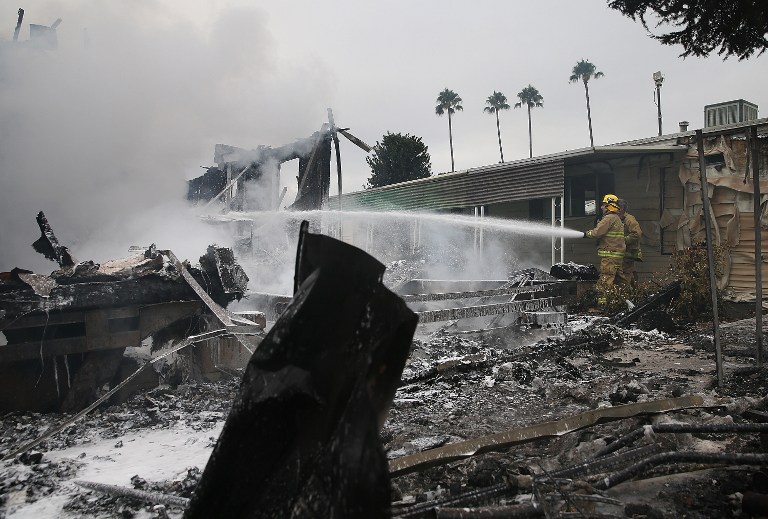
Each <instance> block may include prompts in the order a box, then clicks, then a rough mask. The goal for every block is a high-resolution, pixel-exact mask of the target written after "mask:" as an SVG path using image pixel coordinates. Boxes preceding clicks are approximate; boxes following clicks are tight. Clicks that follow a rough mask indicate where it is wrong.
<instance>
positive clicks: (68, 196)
mask: <svg viewBox="0 0 768 519" xmlns="http://www.w3.org/2000/svg"><path fill="white" fill-rule="evenodd" d="M170 4H172V3H168V5H166V3H163V2H152V1H136V2H97V1H77V2H74V1H62V2H48V3H46V4H45V5H43V6H38V5H36V6H29V7H28V8H27V12H26V13H25V17H24V25H23V27H22V30H21V33H20V35H19V42H18V43H15V44H14V43H13V42H12V41H10V40H11V35H12V34H13V26H14V25H15V20H16V16H15V15H16V9H17V7H15V6H16V4H13V5H11V4H9V2H2V3H0V7H2V9H3V16H0V20H5V21H6V24H7V26H6V27H5V28H4V29H7V30H5V31H4V34H7V39H5V40H0V221H2V224H1V225H0V271H5V270H10V269H11V268H13V267H16V266H18V267H23V268H28V269H31V270H34V271H37V272H41V273H42V272H44V271H46V270H49V271H50V270H52V269H53V268H55V265H54V264H53V263H51V262H48V261H47V260H45V259H44V258H43V257H42V256H40V255H38V254H37V253H35V252H34V251H33V249H32V247H31V243H32V242H33V241H35V240H36V239H37V238H38V237H39V230H38V228H37V225H36V222H35V215H36V214H37V212H38V211H41V210H42V211H44V212H45V213H46V215H47V217H48V220H49V221H50V223H51V225H52V227H53V229H54V232H55V233H56V234H57V236H58V238H59V241H60V242H61V243H62V244H63V245H66V246H68V247H70V249H71V250H72V252H73V254H74V255H75V256H76V257H77V258H78V259H80V260H86V259H92V260H94V261H104V260H106V259H110V258H116V257H122V256H125V255H126V254H127V251H128V247H129V246H131V245H149V244H150V243H156V244H157V246H158V247H159V248H170V249H172V250H174V251H175V252H176V254H177V255H178V256H179V257H181V258H188V259H191V260H193V261H194V260H196V259H197V257H198V256H199V255H200V254H202V253H203V252H204V251H205V247H206V245H208V244H210V243H213V242H216V243H219V244H221V245H228V243H225V241H226V240H227V237H226V236H224V235H221V234H219V233H218V232H216V230H215V228H214V227H211V226H207V225H204V224H201V223H199V221H198V220H197V218H196V217H195V216H194V214H193V213H192V212H191V211H190V210H189V209H188V208H187V206H186V203H185V201H184V197H185V195H186V183H185V182H186V180H187V179H189V178H194V177H196V176H199V175H200V174H202V173H203V172H204V170H203V169H201V168H200V166H209V165H211V164H212V159H213V149H214V145H215V144H216V143H219V142H223V143H227V144H232V145H236V146H241V147H243V148H255V147H256V146H257V145H259V144H264V145H271V146H275V145H281V144H283V143H285V142H291V141H293V140H295V139H296V138H297V137H302V136H306V135H308V134H311V132H313V131H315V130H316V127H318V121H322V120H323V119H324V116H325V107H326V106H328V105H329V99H328V97H329V95H330V92H329V91H330V88H328V81H327V79H324V78H326V77H327V75H328V74H327V71H326V70H324V68H323V65H322V64H321V63H317V64H315V63H312V64H305V63H290V62H288V63H286V62H285V61H284V60H280V59H277V58H276V57H275V56H276V55H277V53H278V52H279V45H278V43H277V41H276V38H275V37H274V36H273V35H272V34H271V33H270V31H269V25H268V20H269V19H268V15H267V14H266V13H265V12H264V11H263V10H260V9H257V8H251V7H240V8H231V9H227V10H220V9H216V8H214V7H215V6H216V3H215V2H213V1H210V2H205V1H203V2H200V1H198V2H194V5H195V8H196V9H197V10H198V11H200V10H201V8H204V9H203V11H205V12H207V13H209V14H210V16H209V17H208V19H206V20H205V23H202V22H201V21H200V20H194V19H192V18H189V17H185V14H184V11H185V9H182V8H180V7H179V4H178V3H176V4H175V6H176V7H175V8H174V7H172V6H171V5H170ZM205 8H207V11H206V9H205ZM173 9H175V10H173ZM56 18H62V23H61V24H60V25H59V26H58V28H57V34H58V42H59V45H58V49H56V50H41V49H34V48H32V47H31V46H30V45H29V44H28V43H27V40H29V24H30V23H35V24H41V25H50V24H51V23H52V22H53V21H54V20H55V19H56ZM11 19H12V22H13V23H10V24H9V23H8V22H10V21H11ZM86 31H87V32H86ZM307 83H309V84H312V86H313V88H312V89H311V92H312V95H308V94H309V93H310V90H309V89H307V88H306V86H305V85H306V84H307ZM286 182H294V179H292V178H291V179H287V180H286Z"/></svg>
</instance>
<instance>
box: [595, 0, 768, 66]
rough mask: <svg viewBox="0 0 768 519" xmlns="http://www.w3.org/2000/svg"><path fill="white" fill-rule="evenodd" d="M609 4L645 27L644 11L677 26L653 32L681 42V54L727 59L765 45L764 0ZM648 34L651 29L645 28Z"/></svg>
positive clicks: (767, 6) (624, 0) (767, 17)
mask: <svg viewBox="0 0 768 519" xmlns="http://www.w3.org/2000/svg"><path fill="white" fill-rule="evenodd" d="M608 7H610V8H611V9H616V10H617V11H619V12H621V13H622V14H623V15H625V16H628V17H630V18H632V19H633V20H638V19H639V20H640V21H641V22H642V24H643V27H645V28H646V29H648V23H647V21H646V18H645V17H646V14H648V13H650V14H651V18H652V19H653V20H654V21H656V27H661V26H662V25H666V26H672V27H675V28H679V30H672V31H670V32H667V33H664V34H660V35H654V34H651V37H652V38H655V39H657V40H659V41H660V42H661V43H662V44H664V45H678V44H679V45H682V46H683V53H682V54H681V55H680V56H682V57H688V56H699V57H703V56H708V55H709V54H710V53H712V52H713V51H714V50H715V49H717V48H718V47H720V50H718V51H717V53H718V54H719V55H721V56H723V59H727V58H728V57H729V56H738V58H739V60H742V59H747V58H749V57H750V56H751V55H752V54H754V53H755V52H757V55H758V56H759V55H761V54H762V53H763V52H765V49H766V48H768V39H766V35H768V2H766V1H765V0H739V1H738V2H733V3H724V2H722V0H611V1H609V2H608ZM648 32H649V33H650V29H648Z"/></svg>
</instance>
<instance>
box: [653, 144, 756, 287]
mask: <svg viewBox="0 0 768 519" xmlns="http://www.w3.org/2000/svg"><path fill="white" fill-rule="evenodd" d="M758 141H759V146H758V148H759V150H760V153H759V156H760V163H759V169H760V192H761V196H760V214H761V218H760V219H761V228H762V229H761V237H762V240H763V248H765V244H766V243H768V242H766V239H768V231H767V229H766V226H767V225H768V215H767V213H768V204H767V202H768V193H767V192H768V158H766V157H767V154H768V135H766V134H763V135H758ZM749 146H750V144H749V143H748V141H747V139H746V138H745V136H744V135H743V134H738V135H732V136H720V137H717V138H709V139H707V138H706V137H705V143H704V154H705V160H706V164H707V171H706V174H707V184H708V187H707V194H708V195H709V199H710V202H711V207H712V214H713V216H714V218H715V220H716V222H717V225H713V226H712V232H713V243H715V244H716V245H720V246H724V247H727V248H728V250H729V254H728V255H727V259H728V262H727V264H726V272H725V275H724V277H723V279H722V286H724V287H727V289H728V291H729V292H730V297H732V298H733V299H734V300H736V301H750V300H754V298H755V261H756V258H755V222H754V213H753V211H754V194H753V193H754V185H753V182H752V178H751V177H752V165H751V164H750V163H749V156H748V155H749V153H748V151H749V150H748V148H749ZM747 169H749V179H748V180H745V176H746V173H747ZM665 188H666V189H668V191H669V192H670V193H671V194H672V193H674V195H673V198H672V199H671V200H669V204H668V205H667V206H666V207H665V210H664V213H663V215H662V218H661V219H660V222H659V225H660V226H661V227H662V228H663V229H664V231H665V233H664V235H665V248H668V249H670V250H671V249H672V248H675V249H681V248H685V247H689V246H690V245H691V244H696V243H702V242H703V241H704V240H705V232H706V229H705V222H704V216H703V206H702V203H701V181H700V173H699V161H698V153H697V150H696V147H695V146H692V147H691V149H690V150H689V151H688V154H687V156H686V157H685V159H684V160H683V161H682V162H681V163H680V165H679V169H678V171H677V175H676V176H675V175H669V176H668V177H667V179H666V183H665ZM761 269H762V273H763V274H762V275H763V290H764V291H765V290H766V289H768V276H767V275H768V268H767V267H766V258H764V259H763V262H762V266H761Z"/></svg>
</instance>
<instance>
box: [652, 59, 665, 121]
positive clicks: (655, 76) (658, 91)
mask: <svg viewBox="0 0 768 519" xmlns="http://www.w3.org/2000/svg"><path fill="white" fill-rule="evenodd" d="M653 82H654V83H656V108H657V111H658V114H659V136H661V84H662V83H663V82H664V76H663V75H662V74H661V71H658V72H654V73H653Z"/></svg>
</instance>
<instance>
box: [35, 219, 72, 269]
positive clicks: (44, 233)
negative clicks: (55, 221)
mask: <svg viewBox="0 0 768 519" xmlns="http://www.w3.org/2000/svg"><path fill="white" fill-rule="evenodd" d="M37 225H38V226H39V227H40V234H41V235H40V238H38V239H37V241H35V243H33V244H32V248H34V249H35V250H36V251H37V252H39V253H40V254H42V255H43V256H45V257H46V258H48V259H49V260H52V261H55V262H56V263H58V264H59V267H62V268H64V267H72V266H74V264H75V260H74V259H73V258H72V254H70V252H69V249H68V248H67V247H65V246H63V245H61V244H59V240H58V239H57V238H56V235H55V234H54V233H53V229H52V228H51V224H49V223H48V219H47V218H46V217H45V214H44V213H43V212H42V211H40V212H39V213H37Z"/></svg>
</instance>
